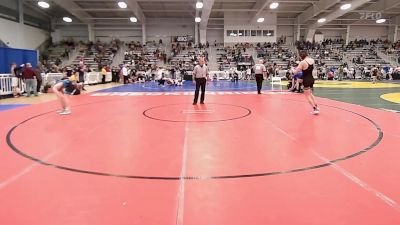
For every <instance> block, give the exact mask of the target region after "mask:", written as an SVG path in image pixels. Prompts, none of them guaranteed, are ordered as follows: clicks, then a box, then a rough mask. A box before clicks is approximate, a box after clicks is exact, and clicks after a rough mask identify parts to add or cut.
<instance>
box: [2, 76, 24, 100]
mask: <svg viewBox="0 0 400 225" xmlns="http://www.w3.org/2000/svg"><path fill="white" fill-rule="evenodd" d="M12 79H13V78H12V77H11V74H0V95H11V94H12V93H13V90H12ZM24 91H25V83H24V82H22V79H18V86H17V92H18V93H23V92H24Z"/></svg>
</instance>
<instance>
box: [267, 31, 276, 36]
mask: <svg viewBox="0 0 400 225" xmlns="http://www.w3.org/2000/svg"><path fill="white" fill-rule="evenodd" d="M268 34H269V35H268ZM268 34H267V35H268V37H273V36H275V31H273V30H269V31H268Z"/></svg>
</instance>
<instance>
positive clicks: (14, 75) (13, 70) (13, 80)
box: [10, 63, 20, 98]
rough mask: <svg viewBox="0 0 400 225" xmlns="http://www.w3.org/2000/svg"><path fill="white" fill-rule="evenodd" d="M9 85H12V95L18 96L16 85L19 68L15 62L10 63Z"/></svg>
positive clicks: (17, 83)
mask: <svg viewBox="0 0 400 225" xmlns="http://www.w3.org/2000/svg"><path fill="white" fill-rule="evenodd" d="M10 72H11V77H12V78H11V87H12V92H13V96H14V98H18V97H19V93H18V85H19V77H20V76H19V74H18V73H19V72H20V71H19V70H18V68H17V64H16V63H12V64H11V71H10Z"/></svg>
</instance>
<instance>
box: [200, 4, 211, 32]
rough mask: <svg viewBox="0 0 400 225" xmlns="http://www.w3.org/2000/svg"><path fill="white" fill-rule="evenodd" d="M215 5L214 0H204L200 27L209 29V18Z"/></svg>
mask: <svg viewBox="0 0 400 225" xmlns="http://www.w3.org/2000/svg"><path fill="white" fill-rule="evenodd" d="M213 5H214V0H203V9H202V11H201V22H200V24H199V28H200V29H207V25H208V19H209V18H210V14H211V10H212V7H213Z"/></svg>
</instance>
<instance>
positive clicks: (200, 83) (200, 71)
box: [192, 58, 210, 105]
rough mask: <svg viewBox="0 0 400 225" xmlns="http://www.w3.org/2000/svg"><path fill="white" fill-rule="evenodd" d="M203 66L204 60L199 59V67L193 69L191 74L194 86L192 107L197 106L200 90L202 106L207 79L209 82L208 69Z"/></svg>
mask: <svg viewBox="0 0 400 225" xmlns="http://www.w3.org/2000/svg"><path fill="white" fill-rule="evenodd" d="M204 64H205V61H204V58H200V59H199V65H197V66H195V67H194V70H193V73H192V76H193V83H194V84H196V91H195V92H194V100H193V105H196V104H197V100H198V99H199V91H200V88H201V97H200V104H204V97H205V91H206V83H207V79H208V80H210V74H209V71H208V67H207V66H206V65H204Z"/></svg>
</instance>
